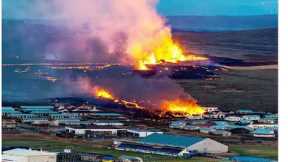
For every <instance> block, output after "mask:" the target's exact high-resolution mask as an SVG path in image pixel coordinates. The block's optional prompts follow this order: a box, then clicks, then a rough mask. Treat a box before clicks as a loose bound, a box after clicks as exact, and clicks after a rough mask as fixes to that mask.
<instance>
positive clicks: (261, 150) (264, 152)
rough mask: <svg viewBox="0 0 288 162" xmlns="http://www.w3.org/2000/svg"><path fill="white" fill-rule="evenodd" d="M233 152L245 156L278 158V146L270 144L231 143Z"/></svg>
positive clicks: (230, 147)
mask: <svg viewBox="0 0 288 162" xmlns="http://www.w3.org/2000/svg"><path fill="white" fill-rule="evenodd" d="M229 149H230V151H231V152H235V153H238V154H240V155H245V156H259V157H265V158H271V159H277V158H278V149H277V146H269V145H231V146H229Z"/></svg>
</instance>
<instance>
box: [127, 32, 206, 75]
mask: <svg viewBox="0 0 288 162" xmlns="http://www.w3.org/2000/svg"><path fill="white" fill-rule="evenodd" d="M152 38H153V39H147V40H146V41H145V43H144V42H141V43H134V44H133V45H132V46H131V47H130V48H129V49H128V53H131V55H132V57H133V59H134V62H135V64H136V65H135V66H136V68H137V69H138V70H148V69H149V68H148V67H147V65H155V64H161V63H164V62H167V63H179V62H183V61H205V60H208V58H207V57H203V56H197V55H185V54H184V53H183V51H182V49H181V48H180V47H179V46H178V45H177V44H175V42H173V40H172V36H171V31H170V29H169V28H166V29H163V30H162V31H160V32H159V33H156V34H155V35H153V37H152Z"/></svg>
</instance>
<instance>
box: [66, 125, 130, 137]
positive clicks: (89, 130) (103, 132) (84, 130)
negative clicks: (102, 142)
mask: <svg viewBox="0 0 288 162" xmlns="http://www.w3.org/2000/svg"><path fill="white" fill-rule="evenodd" d="M65 129H66V130H67V131H68V132H69V133H72V134H75V135H78V136H84V135H88V136H90V137H92V136H95V137H96V136H117V134H119V133H121V132H124V131H125V132H126V129H124V128H121V127H111V126H73V127H65Z"/></svg>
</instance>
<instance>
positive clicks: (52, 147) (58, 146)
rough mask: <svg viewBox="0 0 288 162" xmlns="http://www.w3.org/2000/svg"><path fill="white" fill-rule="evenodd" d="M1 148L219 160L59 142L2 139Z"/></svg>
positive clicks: (151, 160)
mask: <svg viewBox="0 0 288 162" xmlns="http://www.w3.org/2000/svg"><path fill="white" fill-rule="evenodd" d="M2 145H3V146H5V147H6V146H27V147H31V148H33V149H41V148H42V149H44V150H48V151H56V152H57V151H63V149H65V148H69V149H72V150H74V151H80V152H95V153H99V154H109V155H113V156H115V157H119V156H121V155H128V156H138V157H142V158H143V159H144V161H147V162H218V161H219V160H214V159H210V158H205V157H195V158H193V159H177V158H173V157H167V156H160V155H152V154H147V155H145V154H141V153H136V152H126V151H125V152H124V151H118V150H114V149H108V148H100V147H95V146H92V145H90V146H89V145H84V144H71V143H66V142H62V141H61V142H60V141H51V140H38V139H29V140H26V139H25V140H23V139H4V140H3V141H2Z"/></svg>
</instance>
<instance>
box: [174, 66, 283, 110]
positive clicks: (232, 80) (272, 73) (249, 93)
mask: <svg viewBox="0 0 288 162" xmlns="http://www.w3.org/2000/svg"><path fill="white" fill-rule="evenodd" d="M220 77H221V78H220V79H217V80H177V82H178V83H179V84H180V85H181V86H182V87H183V88H184V90H185V91H186V92H188V93H189V94H191V96H193V97H195V99H197V100H198V101H199V103H200V104H201V105H203V106H219V107H220V108H221V109H222V110H238V109H241V108H248V109H254V110H257V111H271V112H277V107H278V101H277V98H278V96H277V95H278V94H277V93H278V91H277V87H278V78H277V70H276V69H266V70H229V71H224V72H222V73H221V75H220Z"/></svg>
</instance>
